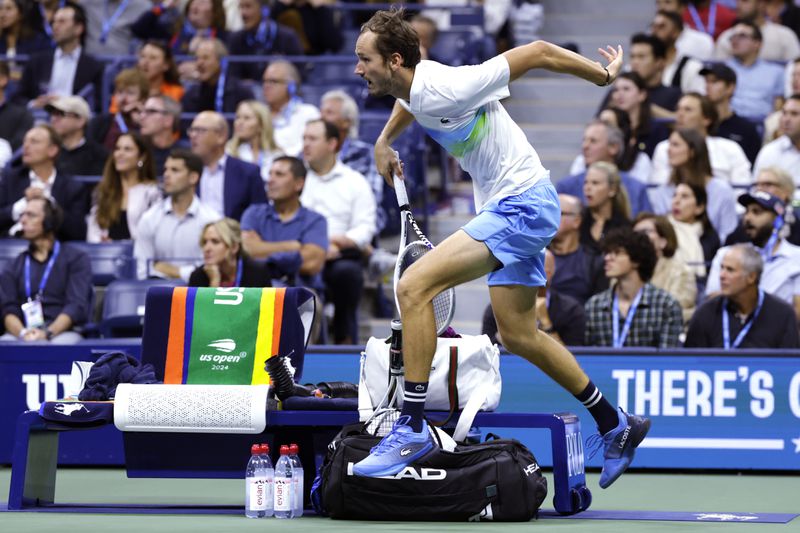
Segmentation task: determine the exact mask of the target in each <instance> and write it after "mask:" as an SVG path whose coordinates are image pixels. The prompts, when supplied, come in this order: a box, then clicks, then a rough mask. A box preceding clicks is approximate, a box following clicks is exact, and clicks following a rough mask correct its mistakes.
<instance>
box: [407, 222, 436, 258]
mask: <svg viewBox="0 0 800 533" xmlns="http://www.w3.org/2000/svg"><path fill="white" fill-rule="evenodd" d="M406 218H408V222H409V223H410V224H411V227H412V228H414V233H416V234H417V237H418V238H419V240H421V241H422V244H424V245H425V246H427V247H428V248H433V243H431V241H429V240H428V238H427V237H426V236H425V234H423V233H422V230H421V229H419V226H418V225H417V221H416V220H414V217H413V216H412V215H411V213H406ZM413 255H414V257H416V256H417V255H418V254H413Z"/></svg>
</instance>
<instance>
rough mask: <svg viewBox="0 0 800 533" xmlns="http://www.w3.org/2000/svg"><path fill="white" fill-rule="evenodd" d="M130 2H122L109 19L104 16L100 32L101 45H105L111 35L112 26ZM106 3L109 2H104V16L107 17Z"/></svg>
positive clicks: (127, 0) (124, 0)
mask: <svg viewBox="0 0 800 533" xmlns="http://www.w3.org/2000/svg"><path fill="white" fill-rule="evenodd" d="M130 1H131V0H122V2H120V4H119V6H117V10H116V11H114V13H113V14H112V15H111V16H110V17H109V16H106V20H104V21H103V29H102V30H100V43H101V44H106V41H107V40H108V34H109V33H111V28H112V26H114V24H115V23H116V22H117V19H119V17H120V16H122V13H124V12H125V8H127V7H128V4H129V3H130ZM108 2H109V0H106V15H108Z"/></svg>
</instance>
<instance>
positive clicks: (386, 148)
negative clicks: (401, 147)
mask: <svg viewBox="0 0 800 533" xmlns="http://www.w3.org/2000/svg"><path fill="white" fill-rule="evenodd" d="M412 122H414V115H412V114H411V113H409V112H408V111H406V109H405V108H404V107H403V106H401V105H400V104H399V103H397V102H395V103H394V108H393V109H392V114H391V115H390V116H389V120H387V121H386V125H385V126H384V127H383V131H382V132H381V134H380V135H379V136H378V140H377V141H375V167H376V168H377V169H378V173H379V174H380V175H381V176H383V179H385V180H386V183H388V184H389V185H390V186H392V187H394V183H393V181H392V176H393V175H396V176H398V177H400V178H403V177H404V176H403V165H402V163H401V162H400V158H399V157H397V152H395V151H394V150H392V143H393V142H394V141H395V139H397V137H399V136H400V134H401V133H403V130H405V129H406V128H407V127H408V126H410V125H411V123H412Z"/></svg>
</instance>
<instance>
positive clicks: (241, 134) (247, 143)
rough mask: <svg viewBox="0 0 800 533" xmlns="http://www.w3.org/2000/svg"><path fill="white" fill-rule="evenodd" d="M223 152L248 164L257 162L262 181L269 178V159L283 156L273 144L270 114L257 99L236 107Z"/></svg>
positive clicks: (270, 163)
mask: <svg viewBox="0 0 800 533" xmlns="http://www.w3.org/2000/svg"><path fill="white" fill-rule="evenodd" d="M225 151H226V152H228V154H230V155H232V156H234V157H238V158H239V159H241V160H243V161H247V162H248V163H253V164H255V165H258V167H259V168H260V169H261V178H262V179H263V180H264V183H266V182H267V181H269V169H270V167H271V166H272V161H273V160H274V159H275V158H276V157H278V156H281V155H283V151H282V150H281V149H280V148H279V147H278V145H277V144H276V143H275V137H274V129H273V127H272V114H271V113H270V112H269V108H268V107H267V106H266V105H264V104H262V103H261V102H259V101H258V100H245V101H244V102H241V103H240V104H239V106H238V107H237V108H236V118H235V119H234V121H233V136H231V140H230V141H228V144H227V146H226V147H225Z"/></svg>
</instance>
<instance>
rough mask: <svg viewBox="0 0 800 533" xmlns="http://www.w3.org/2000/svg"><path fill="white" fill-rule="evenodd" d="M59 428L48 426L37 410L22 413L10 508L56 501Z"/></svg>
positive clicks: (21, 507) (18, 421)
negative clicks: (45, 427) (54, 428)
mask: <svg viewBox="0 0 800 533" xmlns="http://www.w3.org/2000/svg"><path fill="white" fill-rule="evenodd" d="M59 435H60V432H59V431H48V430H45V429H44V423H43V421H42V419H41V417H39V414H38V413H36V412H35V411H28V412H26V413H23V414H22V415H20V417H19V419H18V420H17V434H16V437H15V440H14V455H13V458H12V466H11V487H10V490H9V494H8V508H9V509H13V510H21V509H25V508H29V507H37V506H39V505H42V504H52V503H53V502H54V501H55V495H56V468H57V466H58V438H59Z"/></svg>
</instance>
